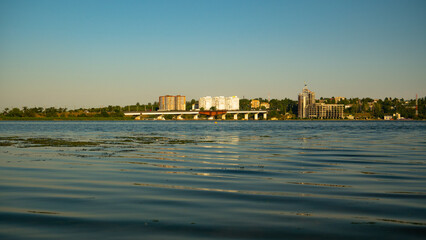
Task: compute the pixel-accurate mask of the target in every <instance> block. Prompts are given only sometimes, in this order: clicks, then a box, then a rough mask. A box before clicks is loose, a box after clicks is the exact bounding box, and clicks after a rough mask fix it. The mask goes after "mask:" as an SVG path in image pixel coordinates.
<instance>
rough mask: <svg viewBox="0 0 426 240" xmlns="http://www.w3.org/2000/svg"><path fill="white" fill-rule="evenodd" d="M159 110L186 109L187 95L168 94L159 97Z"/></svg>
mask: <svg viewBox="0 0 426 240" xmlns="http://www.w3.org/2000/svg"><path fill="white" fill-rule="evenodd" d="M158 103H159V111H174V110H180V111H184V110H186V98H185V96H181V95H177V96H172V95H166V96H160V97H159V101H158Z"/></svg>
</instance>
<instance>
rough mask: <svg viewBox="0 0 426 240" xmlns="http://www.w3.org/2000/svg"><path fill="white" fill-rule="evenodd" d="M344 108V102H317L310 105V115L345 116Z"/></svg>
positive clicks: (316, 116) (321, 116)
mask: <svg viewBox="0 0 426 240" xmlns="http://www.w3.org/2000/svg"><path fill="white" fill-rule="evenodd" d="M343 109H344V105H343V104H325V103H315V104H311V105H309V106H308V117H309V118H320V119H333V118H343Z"/></svg>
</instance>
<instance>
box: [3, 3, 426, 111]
mask: <svg viewBox="0 0 426 240" xmlns="http://www.w3.org/2000/svg"><path fill="white" fill-rule="evenodd" d="M0 34H1V35H2V38H1V39H0V53H1V54H0V109H3V108H6V107H23V106H28V107H33V106H40V107H49V106H58V107H59V106H60V107H67V108H79V107H96V106H108V105H128V104H134V103H136V102H140V103H148V102H151V103H152V102H154V101H158V96H162V95H165V94H170V95H177V94H182V95H184V96H186V97H187V98H186V99H187V100H190V99H199V98H200V97H202V96H234V95H236V96H239V97H240V98H243V97H245V98H247V99H251V98H257V97H262V98H268V97H270V98H271V99H272V98H276V99H284V98H290V99H293V100H297V97H298V95H297V94H298V93H300V91H301V89H302V88H303V83H304V82H305V81H306V82H307V84H308V86H309V88H310V89H315V92H317V93H319V95H317V96H316V97H317V98H318V99H319V98H321V97H333V96H334V97H336V96H342V97H346V98H353V97H360V98H363V97H371V98H380V99H384V98H385V97H392V98H394V97H397V98H405V99H414V98H415V96H416V94H418V95H419V97H423V96H425V95H426V91H425V90H426V81H425V79H426V2H425V1H416V0H411V1H397V0H392V1H379V0H376V1H308V0H306V1H267V2H261V1H130V0H127V1H124V2H118V1H96V0H95V1H72V2H70V1H48V0H47V1H26V0H21V1H1V2H0Z"/></svg>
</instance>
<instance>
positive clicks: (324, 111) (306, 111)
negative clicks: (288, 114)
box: [298, 84, 345, 119]
mask: <svg viewBox="0 0 426 240" xmlns="http://www.w3.org/2000/svg"><path fill="white" fill-rule="evenodd" d="M298 100H299V106H298V108H299V109H298V110H299V112H298V117H299V118H320V119H334V118H343V110H344V108H345V105H344V104H325V103H316V102H315V92H312V91H310V90H309V89H308V88H307V86H306V84H305V87H304V88H303V89H302V93H300V94H299V98H298Z"/></svg>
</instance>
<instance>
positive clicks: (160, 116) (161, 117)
mask: <svg viewBox="0 0 426 240" xmlns="http://www.w3.org/2000/svg"><path fill="white" fill-rule="evenodd" d="M226 114H232V115H233V116H234V118H233V119H234V120H238V114H244V119H245V120H248V119H249V114H254V120H258V119H259V114H263V119H266V118H267V114H268V112H267V111H266V110H247V111H239V110H217V111H155V112H124V115H125V116H134V117H135V119H136V120H140V119H141V117H142V116H157V120H165V118H164V115H176V119H177V120H183V118H182V115H194V120H198V119H199V117H200V115H206V116H208V119H209V120H214V119H215V116H219V117H220V118H221V119H222V120H225V119H226Z"/></svg>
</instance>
